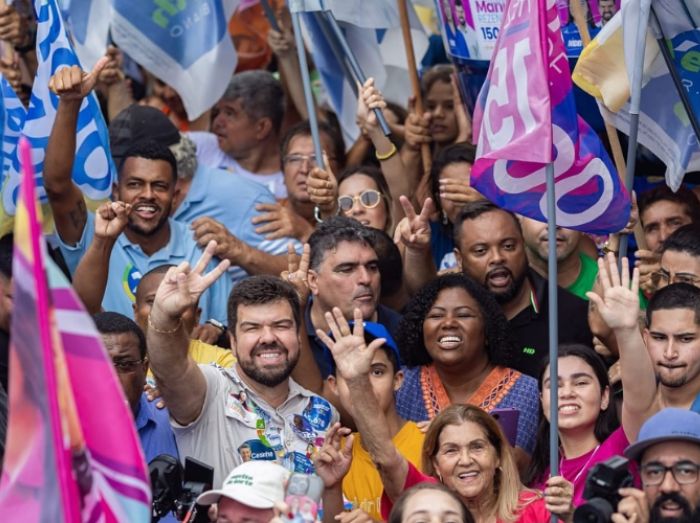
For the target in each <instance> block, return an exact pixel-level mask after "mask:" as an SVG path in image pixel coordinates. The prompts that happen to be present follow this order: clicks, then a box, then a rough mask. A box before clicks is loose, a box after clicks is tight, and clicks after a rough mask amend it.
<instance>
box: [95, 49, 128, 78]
mask: <svg viewBox="0 0 700 523" xmlns="http://www.w3.org/2000/svg"><path fill="white" fill-rule="evenodd" d="M105 56H106V57H107V58H109V60H108V61H107V63H106V64H105V67H104V69H102V71H100V74H99V75H98V78H97V81H98V82H100V83H102V84H104V85H112V84H115V83H117V82H121V81H122V80H124V78H125V76H124V71H122V64H123V62H124V55H123V54H122V52H121V51H120V50H119V48H117V47H114V46H113V45H110V46H109V47H108V48H107V52H106V53H105Z"/></svg>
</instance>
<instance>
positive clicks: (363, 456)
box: [343, 421, 424, 521]
mask: <svg viewBox="0 0 700 523" xmlns="http://www.w3.org/2000/svg"><path fill="white" fill-rule="evenodd" d="M354 436H355V438H354V440H353V443H352V465H351V466H350V471H349V472H348V473H347V475H346V476H345V478H344V479H343V495H344V496H345V498H346V499H347V500H348V501H349V502H350V503H352V505H353V508H361V509H363V510H364V511H365V512H367V513H368V514H369V515H370V516H372V518H373V519H374V520H376V521H382V516H381V514H380V512H379V501H380V500H381V497H382V492H383V491H384V486H383V485H382V480H381V478H380V477H379V472H377V469H376V467H375V466H374V463H372V459H371V458H370V456H369V453H368V452H367V451H366V450H365V449H364V448H363V447H362V444H361V440H360V435H359V434H357V433H356V434H355V435H354ZM423 438H424V434H423V433H422V432H421V431H420V430H419V429H418V425H416V424H415V423H414V422H412V421H407V422H406V423H405V424H404V426H403V427H401V430H400V431H399V432H398V433H397V434H396V436H394V438H393V439H392V440H391V441H392V442H393V443H394V446H395V447H396V448H397V449H398V451H399V453H400V454H401V455H402V456H403V457H404V458H406V459H407V460H408V461H410V462H411V463H413V465H414V466H415V467H416V468H417V469H418V470H421V449H422V448H423Z"/></svg>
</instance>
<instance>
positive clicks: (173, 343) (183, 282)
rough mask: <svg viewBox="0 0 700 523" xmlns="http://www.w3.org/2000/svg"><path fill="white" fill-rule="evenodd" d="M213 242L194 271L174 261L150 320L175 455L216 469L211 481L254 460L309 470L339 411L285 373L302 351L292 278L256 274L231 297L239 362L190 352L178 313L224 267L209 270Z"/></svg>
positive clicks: (232, 338) (150, 338)
mask: <svg viewBox="0 0 700 523" xmlns="http://www.w3.org/2000/svg"><path fill="white" fill-rule="evenodd" d="M215 248H216V245H215V243H214V242H212V243H210V244H209V245H208V246H207V248H206V250H205V253H204V255H203V257H202V259H201V260H200V261H199V262H198V263H197V265H196V266H195V267H194V269H190V268H189V267H187V266H182V265H181V266H178V267H173V268H171V269H170V270H169V271H168V272H167V274H166V275H165V277H164V278H163V281H162V283H161V284H160V286H159V287H158V291H157V292H156V296H155V300H154V302H153V306H152V308H151V313H150V316H149V318H148V324H149V327H148V332H147V339H148V354H149V359H150V362H151V369H152V370H153V374H154V376H155V378H156V382H157V384H158V388H159V389H160V391H161V394H162V397H163V399H164V401H165V404H166V405H167V406H168V409H169V410H170V416H171V420H172V425H173V427H174V430H175V437H176V440H177V444H178V448H179V449H180V455H181V456H192V457H194V458H196V459H199V460H201V461H203V462H204V463H207V464H209V465H211V466H213V467H214V471H215V472H214V484H221V482H222V481H223V479H224V477H225V476H226V474H227V473H228V472H229V471H230V470H232V469H233V468H234V467H236V466H237V465H240V464H241V463H242V462H243V458H242V456H241V454H240V453H239V449H240V448H241V446H242V445H244V444H247V446H248V447H249V448H250V451H251V452H250V459H252V460H271V461H277V462H278V463H280V464H281V465H283V466H285V467H286V468H288V469H290V470H292V471H296V472H302V473H307V474H309V473H313V471H314V467H313V463H312V457H313V454H314V452H310V450H309V449H315V448H317V447H320V446H321V445H322V444H323V440H324V438H325V434H326V431H327V430H328V429H329V428H330V427H331V426H332V425H333V423H335V421H337V419H338V414H337V412H336V411H335V410H334V409H333V407H332V406H331V405H330V404H329V403H328V402H327V401H326V400H325V399H323V398H321V397H319V396H316V395H315V394H313V393H311V392H309V391H308V390H306V389H303V388H302V387H301V386H299V385H298V384H297V383H296V382H295V381H294V380H292V379H291V378H290V375H291V373H292V370H293V369H294V367H295V365H296V364H297V361H298V360H299V354H300V347H299V345H300V337H299V328H300V321H301V320H300V305H299V297H298V294H297V292H296V290H295V289H294V287H292V286H291V285H290V284H289V283H286V282H284V281H282V280H280V279H279V278H275V277H272V276H252V277H250V278H248V279H246V280H244V281H242V282H241V283H239V284H238V285H237V286H236V287H235V288H234V289H233V291H232V292H231V296H230V297H229V300H228V328H229V338H230V342H231V347H232V350H233V352H234V354H235V356H236V359H237V362H236V365H235V366H234V367H232V368H230V369H220V368H218V367H215V366H205V365H197V364H195V362H194V361H193V360H192V358H190V357H188V354H187V349H188V345H189V340H188V337H187V332H186V329H185V328H184V326H183V321H182V314H183V313H184V312H185V311H187V310H188V309H191V308H192V307H193V306H194V304H195V303H196V302H197V299H199V296H200V295H201V294H202V292H204V290H205V289H206V288H207V287H209V286H210V285H211V284H212V283H213V282H214V281H216V279H217V278H219V277H220V276H221V275H222V274H223V273H224V272H225V271H226V269H227V268H228V264H229V262H228V260H225V261H223V262H221V263H220V264H219V265H218V266H217V267H216V268H215V269H214V270H213V271H211V272H209V273H205V271H204V268H205V267H206V266H207V264H208V263H209V260H210V259H211V256H212V253H213V252H214V249H215Z"/></svg>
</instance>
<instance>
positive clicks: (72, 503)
mask: <svg viewBox="0 0 700 523" xmlns="http://www.w3.org/2000/svg"><path fill="white" fill-rule="evenodd" d="M20 154H21V159H22V165H23V168H24V171H23V174H22V181H21V188H20V196H19V199H18V205H17V214H16V217H15V235H14V241H15V248H14V261H13V292H14V294H13V300H14V309H13V314H12V336H11V342H10V371H9V374H10V385H9V389H10V390H9V394H8V395H9V419H8V432H7V442H6V448H5V462H4V466H3V470H2V477H1V478H0V514H2V519H3V520H7V521H22V522H23V523H49V522H50V523H78V522H104V523H116V522H120V523H121V522H123V523H127V522H129V523H148V522H150V519H151V517H150V514H151V508H150V507H151V492H150V483H149V480H148V474H147V468H146V464H145V462H144V458H143V453H142V451H141V447H140V444H139V439H138V436H137V434H136V429H135V426H134V422H133V419H132V417H131V413H130V412H129V408H128V406H127V403H126V400H125V399H124V395H123V393H122V390H121V386H120V385H119V382H118V380H117V377H116V375H115V374H114V370H113V367H112V364H111V360H110V358H109V357H108V355H107V352H106V350H105V349H104V347H103V346H102V343H101V341H100V336H99V335H98V333H97V331H96V330H95V327H94V324H93V323H92V320H91V318H90V316H89V315H88V314H87V313H86V312H85V310H84V309H83V307H82V305H81V304H80V301H79V300H78V298H77V297H76V295H75V293H74V292H73V290H72V288H71V287H70V285H69V283H68V281H67V280H66V278H65V276H64V275H63V274H62V273H61V271H60V270H59V269H58V267H57V266H56V265H55V264H54V263H53V261H52V260H51V259H50V258H49V257H48V256H47V254H46V247H45V243H44V240H43V236H42V232H41V211H40V207H39V206H38V204H37V197H36V194H37V193H36V186H35V182H34V173H33V172H32V162H31V159H30V147H29V144H28V142H26V141H24V140H23V141H22V142H21V144H20Z"/></svg>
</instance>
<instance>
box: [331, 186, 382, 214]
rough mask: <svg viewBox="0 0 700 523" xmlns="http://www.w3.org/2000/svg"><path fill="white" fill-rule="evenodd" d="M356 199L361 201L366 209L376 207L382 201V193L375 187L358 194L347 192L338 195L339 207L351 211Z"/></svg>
mask: <svg viewBox="0 0 700 523" xmlns="http://www.w3.org/2000/svg"><path fill="white" fill-rule="evenodd" d="M356 201H359V202H360V205H362V207H364V208H365V209H374V208H375V207H376V206H377V205H379V202H380V201H382V193H380V192H379V191H375V190H374V189H366V190H364V191H362V192H361V193H360V194H358V195H356V196H350V195H349V194H346V195H343V196H340V197H338V207H339V208H340V211H341V212H350V211H351V210H352V208H353V207H354V205H355V202H356Z"/></svg>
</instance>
